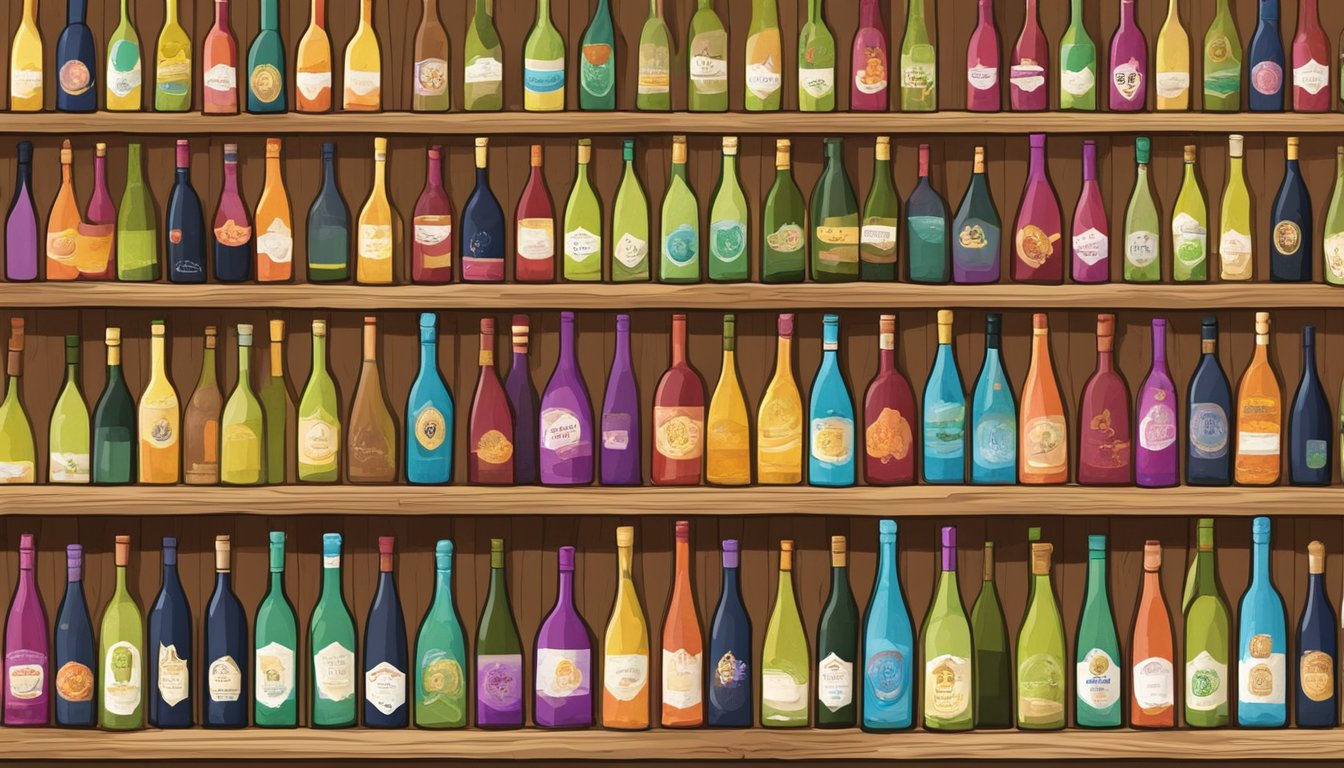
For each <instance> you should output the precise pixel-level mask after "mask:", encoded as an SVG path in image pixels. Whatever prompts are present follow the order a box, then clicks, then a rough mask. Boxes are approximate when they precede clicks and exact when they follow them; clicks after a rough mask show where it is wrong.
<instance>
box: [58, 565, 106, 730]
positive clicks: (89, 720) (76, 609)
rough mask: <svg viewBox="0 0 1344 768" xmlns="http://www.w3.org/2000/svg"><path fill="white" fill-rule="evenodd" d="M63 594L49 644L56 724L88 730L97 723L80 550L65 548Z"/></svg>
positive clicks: (93, 662)
mask: <svg viewBox="0 0 1344 768" xmlns="http://www.w3.org/2000/svg"><path fill="white" fill-rule="evenodd" d="M65 574H66V577H65V595H64V596H63V597H62V598H61V605H60V607H59V608H58V609H57V610H56V634H55V638H54V639H53V641H52V654H53V657H54V658H53V659H52V663H51V667H52V669H54V670H56V684H55V696H54V698H55V701H56V725H57V726H63V727H66V728H90V727H92V726H94V725H95V724H97V722H98V711H97V704H96V702H95V701H94V680H95V679H96V676H95V674H94V669H96V668H97V666H98V661H97V659H95V658H94V654H96V653H97V649H96V647H95V646H94V642H93V622H91V621H89V606H88V603H87V602H85V600H84V548H83V547H81V546H80V545H78V544H69V545H67V546H66V548H65Z"/></svg>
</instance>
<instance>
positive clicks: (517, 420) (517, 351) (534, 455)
mask: <svg viewBox="0 0 1344 768" xmlns="http://www.w3.org/2000/svg"><path fill="white" fill-rule="evenodd" d="M530 326H531V321H530V320H529V319H528V317H527V315H514V316H513V327H512V328H510V330H511V331H512V332H513V358H512V359H511V360H510V362H509V375H508V377H507V378H506V379H504V393H505V394H507V395H508V396H509V406H510V407H511V408H513V423H514V424H516V425H518V426H517V427H515V429H514V430H513V482H514V484H516V485H536V483H537V479H538V478H537V464H538V462H539V461H541V456H540V454H538V452H537V451H538V446H537V438H538V437H539V436H540V430H539V426H540V424H541V422H540V421H538V420H537V418H538V417H537V408H538V404H539V403H540V402H541V397H540V396H538V395H537V385H536V383H535V382H533V381H532V367H531V366H530V365H528V362H527V346H528V336H529V332H530V330H531V328H530ZM635 445H642V443H635Z"/></svg>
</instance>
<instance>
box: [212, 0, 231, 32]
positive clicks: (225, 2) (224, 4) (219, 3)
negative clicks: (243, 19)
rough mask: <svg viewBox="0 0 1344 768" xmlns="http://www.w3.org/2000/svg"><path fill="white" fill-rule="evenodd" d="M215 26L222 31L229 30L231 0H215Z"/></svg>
mask: <svg viewBox="0 0 1344 768" xmlns="http://www.w3.org/2000/svg"><path fill="white" fill-rule="evenodd" d="M215 26H216V27H218V28H219V29H220V30H227V29H228V28H229V0H215Z"/></svg>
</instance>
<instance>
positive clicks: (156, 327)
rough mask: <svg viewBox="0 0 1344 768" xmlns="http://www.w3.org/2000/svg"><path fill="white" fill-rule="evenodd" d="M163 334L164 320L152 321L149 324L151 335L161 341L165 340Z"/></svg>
mask: <svg viewBox="0 0 1344 768" xmlns="http://www.w3.org/2000/svg"><path fill="white" fill-rule="evenodd" d="M163 334H164V327H163V321H162V320H154V321H151V322H150V324H149V335H150V336H157V337H158V338H160V339H161V338H163Z"/></svg>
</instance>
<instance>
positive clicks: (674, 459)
mask: <svg viewBox="0 0 1344 768" xmlns="http://www.w3.org/2000/svg"><path fill="white" fill-rule="evenodd" d="M704 447H705V383H704V380H702V379H701V378H700V374H699V372H697V371H696V370H695V369H694V368H692V367H691V365H690V363H688V362H687V360H686V316H685V315H683V314H674V315H672V365H671V367H669V368H668V369H667V371H666V372H664V373H663V376H662V378H661V379H659V381H658V389H657V390H656V391H655V392H654V395H653V442H652V454H653V465H652V469H651V470H650V479H651V480H652V481H653V484H654V485H699V484H700V481H701V479H702V478H703V469H702V467H703V461H702V457H703V455H704Z"/></svg>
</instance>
